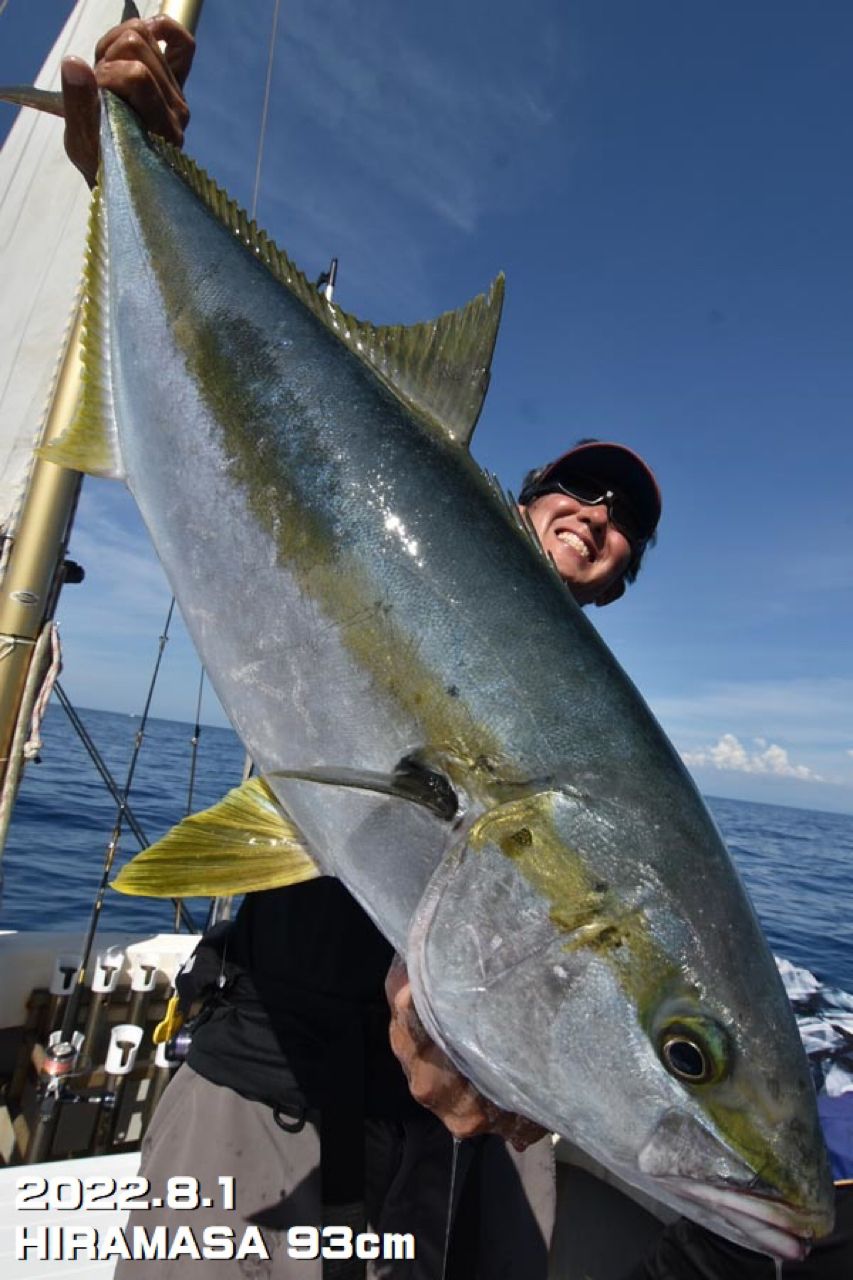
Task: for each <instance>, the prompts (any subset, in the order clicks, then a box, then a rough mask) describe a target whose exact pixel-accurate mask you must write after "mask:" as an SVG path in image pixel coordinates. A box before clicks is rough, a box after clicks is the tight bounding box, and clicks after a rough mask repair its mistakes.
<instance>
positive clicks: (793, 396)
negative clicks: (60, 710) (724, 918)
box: [0, 0, 853, 812]
mask: <svg viewBox="0 0 853 1280" xmlns="http://www.w3.org/2000/svg"><path fill="white" fill-rule="evenodd" d="M69 7H70V5H69V4H68V3H67V2H66V0H61V2H60V0H58V2H57V3H51V4H39V5H36V6H34V5H32V4H31V3H24V0H10V3H9V5H8V7H7V9H6V12H5V13H4V14H3V15H2V16H0V81H8V80H20V79H24V78H31V77H32V76H33V74H34V72H35V70H36V69H37V67H38V65H39V63H40V61H41V57H42V56H43V54H44V52H45V51H46V48H47V47H48V45H49V44H50V42H51V40H52V38H53V30H52V28H53V27H54V26H55V25H58V20H59V18H61V16H62V15H63V14H64V13H65V12H67V10H68V9H69ZM118 8H120V5H118V3H117V9H118ZM33 10H35V11H36V12H33ZM247 10H250V11H251V15H252V22H251V24H250V23H249V22H248V21H247V19H246V12H247ZM272 10H273V3H272V0H253V3H252V5H251V6H243V5H234V4H233V3H227V2H226V0H207V5H206V10H205V13H204V16H203V19H202V25H201V28H200V31H199V53H198V57H197V62H196V68H195V70H194V73H193V76H192V77H191V80H190V82H189V86H188V90H189V98H190V103H191V106H192V109H193V123H192V125H191V128H190V132H189V135H188V140H187V148H188V150H189V151H190V152H191V154H193V155H194V156H196V158H198V159H199V160H200V161H201V162H202V163H203V164H204V165H205V166H206V167H207V168H208V169H209V170H210V171H211V172H213V173H214V174H215V175H216V176H217V177H218V178H219V180H220V181H221V182H223V183H224V184H225V185H226V186H227V187H228V188H229V189H230V191H231V192H232V194H233V195H234V196H236V197H237V198H238V199H240V200H241V201H243V202H244V203H249V202H250V200H251V191H252V180H253V173H254V161H255V147H256V144H257V134H258V124H259V118H260V109H261V100H262V94H263V83H264V74H265V59H266V39H267V36H268V32H269V26H270V23H271V18H272ZM25 27H26V30H25ZM851 49H853V10H851V9H850V6H849V5H846V4H841V3H828V2H826V0H812V3H810V4H809V5H804V4H803V3H802V2H801V0H800V2H798V3H794V2H793V0H778V2H777V3H773V4H770V3H763V4H760V3H753V2H751V0H718V3H716V4H714V5H706V6H696V5H674V4H654V3H652V4H645V5H638V4H636V3H634V2H633V0H611V2H610V3H608V4H606V5H603V4H601V3H600V2H598V3H596V2H595V0H578V2H576V3H571V4H567V3H566V0H530V3H528V4H527V5H525V6H520V5H518V4H509V3H506V0H492V2H491V3H488V4H486V3H481V2H480V0H476V2H473V3H468V4H467V5H465V6H457V5H455V4H450V3H447V0H433V3H432V4H430V5H417V6H415V5H400V4H392V3H391V2H390V0H373V3H371V4H370V5H364V4H356V3H354V0H337V2H336V3H330V0H288V2H287V3H286V4H284V5H283V6H282V18H281V27H280V29H279V41H278V47H277V54H276V69H275V78H274V83H273V90H272V101H271V116H270V123H269V130H268V135H267V146H266V159H265V165H264V171H263V183H262V189H261V198H260V204H259V211H258V212H259V220H260V221H261V222H262V223H263V224H264V225H265V226H266V227H267V228H268V229H269V230H270V232H271V233H272V234H273V235H274V236H275V237H276V239H277V240H278V241H279V243H280V244H281V245H282V246H284V247H285V248H287V250H288V251H289V252H290V253H291V255H292V256H293V257H294V258H295V259H296V260H297V261H298V262H299V263H300V265H302V266H303V267H304V269H305V270H306V271H307V272H308V274H309V275H316V274H319V272H320V271H321V270H322V269H323V268H324V267H325V266H326V265H327V263H328V260H329V258H330V256H331V255H332V254H333V253H334V254H337V255H338V256H339V257H340V259H341V274H340V277H339V283H338V291H337V294H336V297H337V299H338V301H339V302H340V303H341V304H342V305H343V306H345V307H346V308H347V309H349V310H351V311H354V312H355V313H356V314H358V315H362V316H364V317H366V318H369V319H371V320H374V321H376V322H383V321H386V322H391V321H416V320H421V319H425V318H427V317H429V316H431V315H433V314H437V313H438V312H440V311H443V310H446V309H448V308H450V307H454V306H457V305H459V304H461V303H462V302H464V301H465V300H466V299H467V298H469V297H470V296H471V295H473V294H475V293H477V292H479V291H480V290H482V289H483V288H484V287H485V286H486V285H487V284H488V282H489V281H490V280H491V279H492V277H493V276H494V275H495V274H496V273H497V271H499V270H505V271H506V273H507V302H506V308H505V312H504V321H503V326H502V331H501V336H500V339H499V343H498V348H497V352H496V357H495V363H494V369H493V381H492V387H491V390H490V393H489V398H488V401H487V404H486V408H485V411H484V414H483V417H482V419H481V422H480V425H479V427H478V430H477V436H476V439H475V444H474V453H475V455H476V457H477V458H478V459H479V461H480V462H481V463H483V465H485V466H487V467H488V468H489V469H491V470H494V471H495V472H497V474H498V475H499V476H500V477H501V478H502V479H503V480H504V481H505V482H506V483H507V484H508V485H509V486H511V487H516V488H517V485H518V479H519V476H520V475H521V474H522V473H523V472H524V471H525V470H526V469H527V467H528V466H531V465H533V464H535V463H538V462H541V461H544V460H546V459H549V458H552V457H554V456H556V455H557V454H558V453H560V452H562V451H563V449H564V448H565V447H567V445H569V444H570V443H571V442H572V441H573V440H574V439H576V438H577V437H578V436H581V435H597V436H600V437H603V438H615V439H618V440H622V441H624V442H626V443H628V444H630V445H631V446H632V447H633V448H635V449H637V450H638V451H640V452H641V453H642V454H644V455H645V456H646V457H647V458H648V459H649V461H650V463H651V464H652V465H653V467H654V468H655V470H656V472H657V474H658V477H659V479H660V483H661V487H662V489H663V493H664V518H663V521H662V524H661V530H660V538H659V543H658V546H657V547H656V548H655V550H654V551H653V552H652V553H651V554H650V556H649V557H648V561H647V565H646V567H645V568H644V570H643V573H642V575H641V578H640V580H639V581H638V583H637V584H636V586H635V587H633V588H631V590H630V591H629V592H628V594H627V596H626V597H625V599H624V600H622V601H620V602H619V603H618V604H617V605H615V606H614V607H613V608H611V609H606V610H601V611H594V615H593V620H594V621H595V623H596V625H597V626H599V627H600V629H601V630H602V632H603V634H604V636H605V638H606V639H607V641H608V643H609V644H610V645H611V647H612V648H613V649H614V651H615V652H616V654H617V655H618V657H619V658H620V661H621V662H622V664H623V665H624V667H625V668H626V669H627V671H628V672H629V673H630V674H631V676H632V677H633V679H634V680H635V682H636V683H637V685H638V686H639V688H640V689H641V690H642V692H643V693H644V695H645V696H646V698H647V700H648V701H649V703H650V705H651V706H652V708H653V710H654V711H655V712H656V714H657V715H658V717H659V718H660V720H661V722H662V723H663V725H664V727H665V728H666V730H667V731H668V733H669V734H670V736H671V737H672V739H673V741H674V742H675V744H676V746H677V747H678V748H679V749H680V750H681V751H682V752H683V753H684V754H685V757H686V758H687V760H688V763H689V764H690V767H691V768H692V770H693V772H694V774H695V776H696V777H697V779H698V781H699V783H700V786H702V788H703V790H705V791H706V792H708V793H710V794H716V795H727V796H733V797H742V798H749V799H756V800H768V801H771V802H774V803H783V804H793V805H799V806H802V807H807V808H808V807H814V808H825V809H841V810H845V811H848V812H853V662H851V631H852V630H853V627H851V624H852V623H853V595H851V581H853V503H851V497H853V483H851V473H853V436H851V431H850V423H851V419H853V363H851V357H853V310H852V309H851V299H853V279H851V276H853V163H851V159H853V157H851V141H853V139H852V138H851V134H852V133H853V125H852V124H851V121H853V74H851V70H853V67H851V54H850V50H851ZM11 116H12V112H11V110H9V111H8V112H7V111H6V110H5V109H3V117H2V121H0V127H2V129H4V130H5V128H6V127H7V121H8V120H10V119H11ZM72 553H73V554H75V555H76V557H77V558H79V559H81V560H82V561H83V562H84V564H85V565H86V567H87V570H88V577H87V580H86V583H85V584H84V585H83V586H80V587H75V588H73V589H69V590H68V591H67V592H66V594H65V598H64V599H63V602H62V605H61V610H60V619H61V622H62V627H63V636H64V647H65V652H66V673H65V676H64V679H65V683H66V687H67V688H68V690H69V692H70V693H71V695H72V696H73V697H74V698H75V700H76V701H77V702H78V703H79V704H80V705H83V706H96V707H106V708H109V709H120V710H127V711H134V710H139V709H140V707H141V705H142V702H143V698H144V694H145V690H146V688H147V683H148V678H149V674H150V670H151V666H152V664H153V661H154V657H155V654H156V647H157V637H158V635H159V631H160V627H161V624H162V621H163V619H164V617H165V613H166V609H167V606H168V598H169V597H168V592H167V589H166V587H165V583H164V580H163V578H162V575H161V573H160V570H159V567H158V566H157V564H156V562H155V561H154V560H153V558H152V557H151V555H150V553H149V552H148V550H147V544H146V539H145V535H144V533H143V532H142V530H141V529H140V526H139V522H138V520H137V518H136V516H135V513H134V511H133V510H132V507H131V504H130V503H129V500H128V499H127V498H126V496H125V495H124V494H123V493H122V492H120V491H119V490H118V488H116V487H111V486H110V485H108V484H106V483H103V482H101V483H87V488H86V491H85V494H84V498H83V501H82V504H81V512H80V518H79V521H78V525H77V529H76V532H75V536H74V542H73V545H72ZM196 684H197V668H196V667H195V665H194V660H193V657H192V654H191V651H190V649H189V645H188V642H187V641H186V639H185V637H183V636H182V635H181V634H180V633H179V632H176V633H175V636H174V638H173V639H172V640H171V642H170V645H169V651H168V655H167V660H166V664H165V669H164V674H163V677H162V680H161V684H160V687H159V690H158V694H157V698H156V701H155V712H156V713H158V714H161V715H164V716H169V717H173V718H177V719H187V720H190V719H192V717H193V715H194V712H195V691H196ZM204 716H205V718H206V719H208V720H212V721H214V722H216V721H218V720H219V719H220V716H221V713H220V712H219V711H218V709H217V708H216V707H215V705H214V703H213V701H212V695H211V696H210V697H209V699H208V701H207V703H206V706H205V711H204ZM590 731H594V726H590Z"/></svg>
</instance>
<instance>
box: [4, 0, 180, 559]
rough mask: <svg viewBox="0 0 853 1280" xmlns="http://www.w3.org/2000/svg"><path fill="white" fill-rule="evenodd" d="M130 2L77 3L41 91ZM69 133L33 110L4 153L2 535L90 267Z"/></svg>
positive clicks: (148, 3) (54, 84)
mask: <svg viewBox="0 0 853 1280" xmlns="http://www.w3.org/2000/svg"><path fill="white" fill-rule="evenodd" d="M122 8H123V6H122V0H78V3H77V5H76V6H75V8H74V10H73V11H72V13H71V16H70V17H69V19H68V21H67V22H66V24H65V26H64V28H63V30H62V32H61V34H60V36H59V39H58V40H57V41H56V44H55V45H54V46H53V48H52V49H51V51H50V54H49V55H48V58H47V60H46V62H45V64H44V66H43V67H42V69H41V72H40V73H39V77H38V80H37V81H36V83H37V85H38V87H39V88H40V89H58V88H59V87H60V78H59V68H60V63H61V61H62V59H63V58H64V57H65V56H66V55H67V54H71V53H74V54H79V55H80V56H81V57H83V58H85V59H86V60H87V61H91V60H92V55H93V51H94V48H95V44H96V42H97V41H98V39H99V38H100V37H101V36H102V35H103V34H104V32H105V31H107V30H109V28H110V27H111V26H115V24H116V23H117V22H118V21H119V20H120V18H121V14H122ZM138 8H139V11H140V13H141V14H142V16H143V17H147V16H149V15H150V14H153V13H156V12H157V9H158V0H139V4H138ZM0 110H5V111H12V108H11V107H8V106H5V105H3V106H0ZM62 134H63V129H62V121H61V120H58V119H56V117H54V116H46V115H43V114H42V113H41V112H37V111H32V110H29V109H27V108H25V109H23V110H22V111H21V112H20V114H19V116H18V119H17V120H16V121H15V124H14V126H13V127H12V130H11V132H10V134H9V136H8V138H7V140H6V144H5V146H4V147H3V150H2V152H0V281H2V293H3V306H2V308H0V531H2V532H3V533H4V534H7V535H8V534H14V531H15V528H16V526H17V521H18V514H19V510H20V506H21V502H22V500H23V497H24V493H25V491H26V486H27V480H28V478H29V474H30V468H31V466H32V459H33V449H34V447H35V445H36V444H37V443H38V439H39V437H40V434H41V429H42V425H43V422H44V416H45V411H46V409H47V404H48V397H49V394H50V391H51V387H52V383H53V378H54V374H55V371H56V367H57V362H58V359H59V356H60V354H61V350H62V347H63V339H64V336H65V333H66V331H67V328H68V324H69V321H70V318H71V313H72V309H73V306H74V302H75V298H76V293H77V287H78V282H79V278H80V270H81V264H82V255H83V239H84V234H85V225H86V211H87V208H88V203H89V192H88V189H87V187H86V184H85V182H84V181H83V179H82V178H81V176H80V174H79V173H78V172H77V171H76V169H74V168H72V166H71V165H70V164H69V162H68V160H67V158H66V155H65V151H64V149H63V143H62ZM4 560H5V557H4Z"/></svg>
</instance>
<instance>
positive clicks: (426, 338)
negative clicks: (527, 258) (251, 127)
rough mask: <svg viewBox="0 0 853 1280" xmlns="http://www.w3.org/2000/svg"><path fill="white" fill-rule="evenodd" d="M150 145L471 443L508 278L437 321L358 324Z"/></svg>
mask: <svg viewBox="0 0 853 1280" xmlns="http://www.w3.org/2000/svg"><path fill="white" fill-rule="evenodd" d="M152 142H153V144H154V145H155V146H156V148H157V150H158V151H159V152H160V154H161V155H162V156H163V158H164V159H165V160H166V162H167V163H168V164H169V166H170V167H171V168H172V169H173V170H174V172H175V173H177V174H178V175H179V176H180V177H181V178H183V180H184V181H185V182H186V183H187V185H188V186H189V187H190V189H191V190H192V191H194V192H195V194H196V195H197V196H198V198H199V199H200V200H201V201H202V203H203V204H205V205H206V206H207V208H208V209H209V210H210V211H211V213H213V214H214V216H215V217H217V218H218V219H219V221H220V222H221V223H222V224H223V226H225V227H227V228H228V230H229V231H232V232H234V234H235V235H237V236H239V238H240V239H241V240H242V241H243V243H244V244H245V245H246V247H247V248H248V249H250V250H251V251H252V252H253V253H254V254H255V255H256V257H258V258H259V259H260V260H261V262H263V263H264V265H265V266H266V267H267V268H268V269H269V270H270V271H271V272H272V274H273V275H274V276H275V277H276V279H277V280H279V281H280V282H281V283H282V284H283V285H285V286H286V287H287V288H288V289H290V291H291V292H292V293H293V294H295V296H296V297H297V298H299V300H300V301H301V302H302V303H303V304H304V305H305V306H306V307H307V308H308V310H309V311H311V312H313V314H314V315H315V316H317V318H318V319H319V320H320V321H321V322H322V323H323V324H324V325H326V327H327V328H328V329H330V330H331V331H332V332H333V333H335V334H336V335H337V337H338V338H339V339H340V340H341V342H343V343H344V345H345V346H346V347H348V348H349V350H350V351H352V352H353V354H354V355H356V356H357V357H358V358H359V359H360V360H362V361H363V362H364V363H365V364H366V365H368V367H369V368H371V369H372V370H373V372H374V373H375V374H376V375H377V377H379V378H380V379H381V381H382V382H383V383H384V384H385V385H386V386H387V387H388V388H389V390H390V391H392V392H393V394H394V395H395V396H397V397H398V399H400V400H402V401H403V402H404V403H405V404H406V405H407V406H408V407H409V408H411V409H413V410H414V411H415V412H416V413H417V414H419V415H420V416H421V417H423V418H426V419H427V420H428V421H429V422H431V423H432V424H433V425H434V426H435V427H437V428H439V429H440V430H442V431H443V432H444V433H445V434H446V435H447V436H449V437H450V439H451V440H454V441H456V442H457V443H458V444H462V445H466V446H467V444H468V442H469V441H470V439H471V436H472V434H473V432H474V427H475V426H476V424H477V419H478V418H479V416H480V410H481V409H482V407H483V400H484V399H485V395H486V390H487V388H488V383H489V369H490V366H491V362H492V353H493V351H494V347H495V341H496V339H497V334H498V325H499V323H500V317H501V307H502V305H503V296H504V277H503V275H499V276H498V277H497V278H496V279H495V281H494V282H493V284H492V286H491V288H490V289H489V291H488V293H486V294H480V295H479V296H478V297H476V298H474V299H472V301H471V302H469V303H468V304H467V305H466V306H464V307H460V308H459V310H457V311H446V312H445V313H444V314H443V315H440V316H439V317H438V318H437V319H436V320H432V321H429V322H426V323H423V324H414V325H408V326H407V325H384V326H383V325H373V324H369V323H368V322H367V321H364V320H358V319H356V317H355V316H352V315H349V314H348V313H347V312H346V311H342V310H341V308H340V307H338V306H336V305H335V304H334V303H332V302H329V301H328V300H327V299H326V298H325V296H324V295H323V294H321V293H320V292H319V290H318V289H317V288H316V287H315V286H314V285H313V284H311V283H310V282H309V281H308V279H307V278H306V277H305V275H304V274H303V273H302V272H301V271H300V270H299V268H298V267H296V266H294V264H293V263H292V262H291V260H290V259H289V258H288V256H287V254H286V253H284V252H283V250H281V249H279V248H278V246H277V245H276V244H275V243H274V241H273V240H271V239H270V237H269V236H268V235H267V234H266V232H265V231H261V230H260V229H259V228H258V226H257V224H256V223H255V222H254V221H253V220H252V219H250V217H249V215H248V214H247V213H246V211H245V210H244V209H241V208H240V206H239V205H238V204H237V202H236V201H235V200H232V199H231V198H230V196H229V195H228V193H227V192H226V191H224V190H223V189H222V188H221V187H219V186H217V184H216V183H215V182H214V181H213V179H212V178H211V177H209V175H208V174H207V173H206V172H205V171H204V169H202V168H200V166H199V165H197V164H196V163H195V162H194V161H193V160H191V159H190V158H189V157H188V156H186V155H184V153H183V152H182V151H178V150H177V148H175V147H173V146H171V145H170V144H169V143H167V142H164V141H163V140H162V139H161V138H153V139H152Z"/></svg>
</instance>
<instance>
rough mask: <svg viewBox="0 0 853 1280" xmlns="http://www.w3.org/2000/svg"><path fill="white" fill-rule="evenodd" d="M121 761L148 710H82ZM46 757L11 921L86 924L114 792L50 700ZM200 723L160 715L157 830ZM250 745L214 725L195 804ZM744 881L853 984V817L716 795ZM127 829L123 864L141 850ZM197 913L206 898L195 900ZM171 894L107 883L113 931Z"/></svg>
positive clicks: (151, 756) (817, 966)
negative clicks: (129, 893) (149, 895)
mask: <svg viewBox="0 0 853 1280" xmlns="http://www.w3.org/2000/svg"><path fill="white" fill-rule="evenodd" d="M79 714H80V716H81V719H82V720H83V722H84V723H85V725H86V727H87V729H88V731H89V733H90V735H91V736H92V738H93V739H94V741H95V743H96V744H97V746H98V748H99V750H100V752H101V753H102V755H103V756H104V758H105V760H106V762H107V764H108V766H109V768H110V770H111V772H112V773H113V775H114V777H115V778H116V780H117V781H118V782H119V784H120V785H123V783H124V778H125V775H126V772H127V768H128V763H129V761H130V757H131V754H132V751H133V747H134V741H135V736H136V733H137V730H138V727H139V722H138V720H136V719H135V718H133V717H130V716H122V715H116V714H113V713H111V712H105V711H80V712H79ZM43 737H44V749H43V752H42V763H41V764H39V765H30V766H29V767H28V769H27V772H26V775H25V778H24V782H23V785H22V787H21V792H20V796H19V799H18V804H17V808H16V811H15V815H14V818H13V823H12V828H11V831H10V835H9V839H8V842H7V846H6V852H5V855H4V858H3V863H2V869H3V876H4V880H3V897H2V902H0V929H82V928H84V927H85V925H86V924H87V922H88V919H89V912H90V910H91V904H92V899H93V897H94V895H95V893H96V891H97V887H98V884H99V882H100V877H101V868H102V865H103V860H104V852H105V849H106V846H107V843H108V841H109V838H110V834H111V832H112V829H113V824H114V822H115V804H114V802H113V800H112V799H111V797H110V795H109V793H108V792H107V790H106V789H105V787H104V785H103V783H102V781H101V779H100V778H99V776H98V775H97V773H96V772H95V769H94V766H93V765H92V763H91V762H90V760H89V757H88V755H87V753H86V751H85V749H84V747H83V746H82V744H81V743H80V741H79V740H78V738H77V736H76V734H75V733H74V731H73V730H72V728H71V726H70V723H69V721H68V720H67V718H66V716H65V713H64V711H63V710H62V709H61V707H59V706H57V705H55V704H54V705H52V706H51V708H50V710H49V712H48V715H47V717H46V719H45V724H44V733H43ZM191 737H192V728H191V726H190V725H187V724H179V723H176V722H175V721H171V720H155V719H152V720H149V722H148V726H147V729H146V733H145V737H144V741H143V746H142V750H141V752H140V755H139V761H138V764H137V768H136V776H135V780H134V786H133V792H132V795H131V808H132V809H133V812H134V814H135V816H136V818H137V820H138V822H139V823H140V825H141V827H142V829H143V831H144V832H145V834H146V835H147V837H148V839H149V840H152V839H155V838H156V837H157V836H159V835H161V834H162V833H163V832H164V831H166V830H168V828H169V827H170V826H172V825H173V824H174V823H175V822H177V821H178V820H179V819H180V818H181V817H182V816H183V815H184V814H185V813H186V812H187V802H188V787H189V778H190V768H191ZM242 766H243V751H242V748H241V746H240V743H239V742H238V740H237V737H236V735H235V734H234V733H232V732H231V730H230V729H218V728H210V727H206V726H205V727H203V728H202V731H201V736H200V743H199V750H198V757H197V769H196V778H195V790H194V798H193V804H192V807H193V809H199V808H203V807H204V806H205V805H208V804H212V803H213V802H214V801H215V800H217V799H219V797H220V796H221V795H223V794H224V792H225V791H227V790H228V788H229V787H231V786H235V785H237V783H239V781H240V778H241V775H242ZM708 804H709V807H710V809H711V811H712V813H713V815H714V817H715V819H716V821H717V823H718V825H719V827H720V829H721V831H722V833H723V836H724V838H725V840H726V841H727V843H728V846H729V849H730V851H731V853H732V856H733V858H734V860H735V862H736V863H737V866H738V868H739V869H740V871H741V874H742V875H743V877H744V880H745V881H746V884H747V887H748V889H749V891H750V893H751V895H752V899H753V902H754V903H755V907H756V910H757V912H758V915H759V918H760V920H761V922H762V924H763V926H764V929H765V932H766V933H767V936H768V939H769V941H770V945H771V946H772V948H773V950H774V951H775V952H776V953H777V954H779V955H783V956H785V957H787V958H788V959H789V960H791V961H792V962H793V963H794V964H796V965H798V966H800V967H804V968H807V969H810V970H811V971H812V972H813V973H815V974H816V975H817V976H818V977H819V978H820V979H821V980H822V981H823V982H825V983H828V984H830V985H832V986H838V987H842V988H844V989H846V990H848V991H853V929H851V923H850V922H851V917H853V872H852V871H851V868H853V816H847V815H844V814H835V813H820V812H812V811H806V810H803V809H792V808H785V807H781V806H776V805H766V804H748V803H745V802H744V801H740V800H722V799H716V798H714V797H708ZM137 848H138V846H137V844H136V841H135V839H134V837H133V836H132V835H131V833H130V832H129V831H128V832H126V833H125V835H124V836H123V838H122V842H121V845H120V847H119V852H118V855H117V858H116V863H115V867H116V869H117V868H118V867H119V866H120V865H121V864H122V863H123V862H124V861H126V860H127V859H128V858H130V857H131V856H132V855H133V854H134V853H135V852H136V851H137ZM188 905H189V907H190V909H191V910H192V912H193V914H194V916H195V918H196V919H197V920H198V921H199V922H203V921H204V918H205V914H206V910H207V903H206V902H204V901H199V902H190V903H189V904H188ZM173 923H174V908H173V907H172V905H171V904H170V903H165V902H156V901H152V900H149V899H144V898H128V897H124V896H123V895H121V894H118V893H115V892H114V891H112V890H109V891H108V893H107V898H106V902H105V905H104V912H103V916H102V925H103V927H104V928H107V929H133V930H139V931H145V930H149V929H151V930H155V929H157V930H170V929H171V928H172V927H173Z"/></svg>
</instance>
